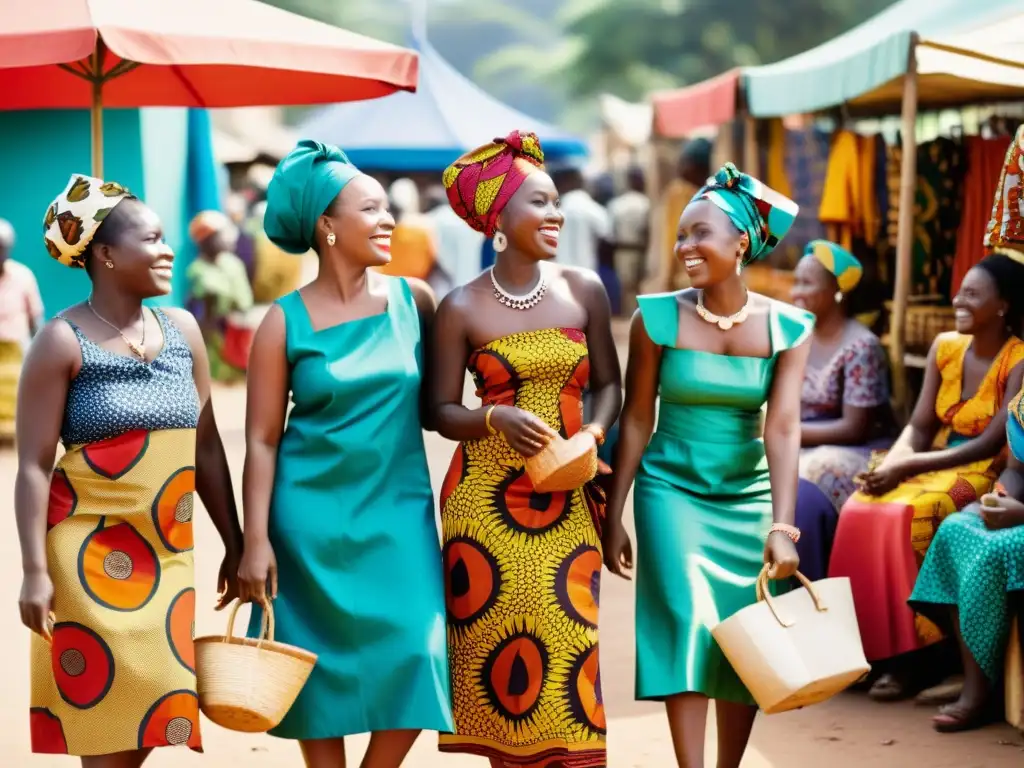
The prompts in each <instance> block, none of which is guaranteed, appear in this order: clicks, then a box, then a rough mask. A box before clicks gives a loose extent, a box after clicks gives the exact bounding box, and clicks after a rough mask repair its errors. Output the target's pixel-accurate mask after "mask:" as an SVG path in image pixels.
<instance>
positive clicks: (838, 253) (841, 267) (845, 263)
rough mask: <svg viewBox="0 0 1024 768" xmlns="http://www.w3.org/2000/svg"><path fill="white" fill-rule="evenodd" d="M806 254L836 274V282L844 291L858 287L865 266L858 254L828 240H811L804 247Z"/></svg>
mask: <svg viewBox="0 0 1024 768" xmlns="http://www.w3.org/2000/svg"><path fill="white" fill-rule="evenodd" d="M804 256H813V257H814V258H815V259H817V260H818V262H819V263H820V264H821V266H823V267H824V268H825V269H827V270H828V271H829V272H831V273H832V274H833V275H835V278H836V284H837V285H838V286H839V290H840V291H841V292H842V293H849V292H850V291H852V290H853V289H854V288H856V287H857V283H859V282H860V278H861V275H863V274H864V267H863V266H862V265H861V263H860V261H859V260H858V259H857V257H856V256H854V255H853V254H852V253H850V252H849V251H848V250H846V249H845V248H843V247H841V246H839V245H836V244H835V243H833V242H830V241H828V240H811V242H809V243H808V244H807V247H806V248H805V249H804Z"/></svg>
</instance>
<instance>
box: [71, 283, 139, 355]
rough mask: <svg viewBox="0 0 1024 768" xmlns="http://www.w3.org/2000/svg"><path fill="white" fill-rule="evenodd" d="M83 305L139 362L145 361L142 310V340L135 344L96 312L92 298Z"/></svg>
mask: <svg viewBox="0 0 1024 768" xmlns="http://www.w3.org/2000/svg"><path fill="white" fill-rule="evenodd" d="M85 303H86V304H87V305H88V306H89V310H90V311H91V312H92V313H93V314H94V315H96V319H97V320H99V321H100V322H103V323H106V324H107V325H109V326H110V327H111V328H113V329H114V330H115V331H117V335H118V336H120V337H121V340H122V341H123V342H124V343H125V345H126V346H127V347H128V349H130V350H131V352H132V354H133V355H135V356H136V357H138V358H139V359H140V360H143V361H145V359H146V311H145V310H142V340H141V341H140V342H139V343H138V344H135V342H133V341H132V340H131V339H129V338H128V337H127V336H125V335H124V331H122V330H121V329H120V328H118V327H117V326H116V325H114V324H113V323H112V322H110V321H109V320H107V318H105V317H104V316H103V315H101V314H100V313H99V312H97V311H96V307H94V306H93V305H92V296H90V297H89V298H87V299H86V300H85Z"/></svg>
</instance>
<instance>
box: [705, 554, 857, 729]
mask: <svg viewBox="0 0 1024 768" xmlns="http://www.w3.org/2000/svg"><path fill="white" fill-rule="evenodd" d="M768 570H769V566H767V565H766V566H765V567H764V568H763V569H762V570H761V573H760V575H759V576H758V577H757V587H756V589H757V602H756V603H754V604H753V605H748V606H747V607H746V608H742V609H740V610H739V611H737V612H736V613H734V614H733V615H732V616H730V617H729V618H727V619H726V620H725V621H723V622H721V623H720V624H719V625H718V626H716V627H714V628H713V629H712V630H711V634H712V635H713V636H714V638H715V640H716V641H717V642H718V645H719V646H720V647H721V649H722V652H723V653H724V654H725V657H726V659H728V660H729V663H730V664H731V665H732V667H733V669H735V670H736V674H737V675H739V677H740V680H742V681H743V684H744V685H745V686H747V688H748V689H749V690H750V693H751V695H752V696H753V697H754V700H755V701H756V702H757V705H758V707H760V708H761V711H763V712H764V713H765V714H766V715H771V714H775V713H777V712H786V711H788V710H791V709H799V708H800V707H808V706H810V705H812V704H818V703H820V702H822V701H825V700H826V699H829V698H831V697H832V696H835V695H836V694H837V693H840V692H841V691H843V690H845V689H846V688H848V687H849V686H851V685H853V684H854V683H855V682H857V681H858V680H859V679H860V678H862V677H863V676H864V675H865V674H866V673H867V672H869V671H870V670H871V667H870V665H869V664H868V662H867V659H865V658H864V648H863V646H862V645H861V641H860V629H859V627H858V626H857V613H856V611H855V610H854V607H853V592H852V590H851V589H850V580H849V579H845V578H843V579H822V580H821V581H816V582H814V583H813V584H812V583H811V582H810V581H808V580H807V579H806V578H805V577H804V576H803V575H802V574H800V573H797V577H798V578H799V579H800V583H801V584H803V585H804V589H796V590H793V591H792V592H788V593H786V594H784V595H780V596H779V597H772V596H771V593H770V592H769V591H768Z"/></svg>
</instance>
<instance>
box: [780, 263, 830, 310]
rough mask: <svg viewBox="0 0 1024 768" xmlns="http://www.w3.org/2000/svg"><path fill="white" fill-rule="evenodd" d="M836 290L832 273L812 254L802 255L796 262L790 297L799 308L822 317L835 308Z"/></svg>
mask: <svg viewBox="0 0 1024 768" xmlns="http://www.w3.org/2000/svg"><path fill="white" fill-rule="evenodd" d="M838 290H839V285H838V284H837V283H836V279H835V277H834V276H833V274H832V273H831V272H829V271H828V270H827V269H825V267H824V266H823V265H822V263H821V262H820V261H818V260H817V259H816V258H814V257H813V256H810V255H808V256H804V257H803V258H802V259H800V261H799V262H798V263H797V265H796V269H795V270H794V271H793V287H792V289H791V290H790V299H791V300H792V301H793V304H794V305H796V306H798V307H800V309H806V310H807V311H808V312H811V313H813V314H814V316H815V317H819V318H820V317H824V316H825V315H827V314H828V313H829V312H831V311H833V310H834V309H835V308H836V291H838Z"/></svg>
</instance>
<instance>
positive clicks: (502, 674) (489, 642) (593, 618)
mask: <svg viewBox="0 0 1024 768" xmlns="http://www.w3.org/2000/svg"><path fill="white" fill-rule="evenodd" d="M469 369H470V371H471V372H472V374H473V376H474V378H475V380H476V384H477V394H478V395H479V396H480V398H481V400H482V401H483V403H484V404H485V405H490V404H499V405H514V406H517V407H519V408H522V409H524V410H527V411H529V412H530V413H533V414H536V415H537V416H539V417H541V418H542V419H544V421H545V422H547V424H549V425H550V426H551V427H552V428H553V429H555V430H557V431H559V432H560V433H561V434H562V435H563V436H565V437H569V436H571V435H573V434H575V433H576V432H578V431H579V430H580V428H581V427H582V421H583V405H582V394H583V389H584V387H585V386H586V384H587V380H588V377H589V373H590V363H589V360H588V357H587V343H586V337H585V335H584V334H583V332H582V331H579V330H575V329H557V328H552V329H547V330H541V331H532V332H529V333H517V334H512V335H510V336H504V337H502V338H500V339H497V340H495V341H493V342H491V343H490V344H487V345H485V346H483V347H481V348H480V349H478V350H476V351H475V352H474V353H473V354H472V356H471V357H470V359H469ZM441 504H442V512H441V524H442V531H443V537H444V565H445V595H446V600H447V609H448V656H449V665H450V668H451V676H452V698H453V706H454V718H455V733H454V734H442V735H441V738H440V742H441V744H440V748H441V750H442V751H444V752H468V753H471V754H477V755H482V756H486V757H492V758H498V759H500V760H502V761H504V762H505V763H507V764H512V765H530V766H545V765H549V764H552V763H558V764H560V765H564V766H567V768H593V767H597V766H604V765H605V764H606V758H605V713H604V703H603V701H602V698H601V678H600V674H599V671H598V670H599V666H598V647H597V614H598V592H599V585H600V577H601V563H602V558H601V539H600V535H599V527H600V521H601V519H602V517H603V514H604V507H603V501H602V500H601V499H600V495H599V493H598V492H597V491H595V490H594V488H593V486H587V487H586V488H582V489H579V490H576V491H572V492H570V493H549V494H540V493H537V492H535V491H534V489H533V484H532V483H531V482H530V479H529V477H527V475H526V474H525V472H524V470H523V459H522V457H521V456H520V455H519V454H517V453H516V452H515V451H513V450H512V448H511V447H509V445H508V443H507V442H506V440H505V438H504V437H502V436H501V435H495V436H493V437H488V438H485V439H483V440H475V441H470V442H465V443H462V444H461V445H460V446H459V447H458V449H457V450H456V451H455V456H454V457H453V458H452V464H451V467H450V468H449V470H448V475H447V477H446V478H445V482H444V488H443V489H442V491H441Z"/></svg>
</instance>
